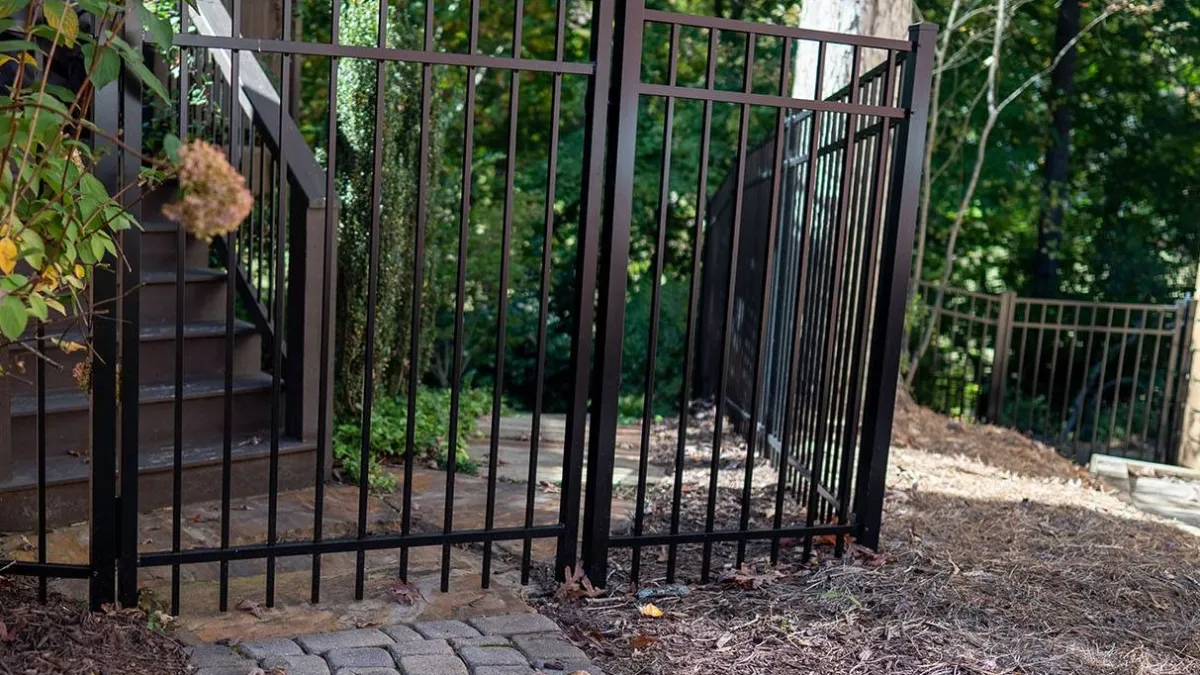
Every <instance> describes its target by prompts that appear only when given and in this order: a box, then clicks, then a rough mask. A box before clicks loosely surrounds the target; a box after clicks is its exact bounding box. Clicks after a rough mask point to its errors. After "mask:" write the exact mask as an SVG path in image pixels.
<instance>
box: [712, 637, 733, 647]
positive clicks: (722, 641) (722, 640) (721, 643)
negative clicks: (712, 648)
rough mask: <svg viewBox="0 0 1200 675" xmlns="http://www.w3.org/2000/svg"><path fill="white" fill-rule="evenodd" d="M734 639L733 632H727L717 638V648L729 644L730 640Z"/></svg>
mask: <svg viewBox="0 0 1200 675" xmlns="http://www.w3.org/2000/svg"><path fill="white" fill-rule="evenodd" d="M732 639H733V633H725V634H724V635H722V636H721V637H719V638H717V645H716V646H717V649H721V648H722V647H724V646H725V645H727V644H729V641H730V640H732Z"/></svg>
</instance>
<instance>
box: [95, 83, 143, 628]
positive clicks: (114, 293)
mask: <svg viewBox="0 0 1200 675" xmlns="http://www.w3.org/2000/svg"><path fill="white" fill-rule="evenodd" d="M122 76H124V73H122ZM120 105H121V83H120V82H119V81H118V82H112V83H110V84H108V85H107V86H106V87H104V88H103V89H101V90H99V91H97V92H96V95H95V102H94V103H93V106H92V109H93V119H94V121H95V124H96V126H97V127H99V128H100V129H104V130H106V131H107V132H108V133H110V134H111V135H112V137H113V138H116V137H117V136H118V135H119V134H120V129H121V122H120ZM94 143H95V146H96V150H97V151H98V152H100V153H102V154H101V157H100V160H99V161H98V162H97V164H96V168H95V173H96V176H97V178H99V180H100V181H101V182H102V183H104V186H105V187H107V188H108V190H109V192H110V194H115V193H116V191H117V190H118V189H119V188H120V183H121V173H120V168H121V167H120V161H119V160H120V157H119V154H118V153H117V152H115V149H116V148H115V144H114V143H113V142H112V141H109V140H106V139H105V138H104V137H100V136H98V137H97V138H96V140H95V141H94ZM119 267H120V266H117V265H114V266H113V267H111V268H104V267H96V270H95V273H94V274H93V278H92V306H93V307H104V308H105V311H106V312H109V313H110V314H109V315H107V316H96V317H94V319H93V321H92V322H91V329H92V347H93V349H94V350H95V354H94V357H93V359H92V392H91V413H92V419H91V437H92V438H91V440H92V442H91V468H92V472H91V491H90V493H91V517H90V518H89V519H88V522H89V524H90V526H91V529H90V533H89V543H90V544H89V548H90V551H89V554H90V557H89V563H90V565H91V578H90V585H89V590H88V600H89V603H90V605H91V607H92V609H94V610H97V609H100V607H101V606H102V605H104V604H106V603H112V602H115V601H116V599H117V598H116V594H117V579H116V556H117V546H116V539H117V505H116V501H117V484H116V481H117V434H118V428H117V419H118V414H119V409H118V407H117V392H118V387H117V379H118V376H119V371H118V369H117V358H118V343H117V335H118V321H117V320H116V317H115V311H114V310H115V308H116V307H117V306H118V304H119V303H118V302H117V300H118V298H119V294H118V288H117V278H118V277H117V275H118V272H117V271H116V269H115V268H119ZM133 433H134V434H135V435H136V434H137V431H136V430H134V431H133Z"/></svg>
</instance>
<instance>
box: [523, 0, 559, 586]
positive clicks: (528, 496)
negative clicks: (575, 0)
mask: <svg viewBox="0 0 1200 675" xmlns="http://www.w3.org/2000/svg"><path fill="white" fill-rule="evenodd" d="M566 13H567V3H566V0H560V2H559V3H558V13H557V15H556V17H555V37H554V59H555V61H562V60H563V55H564V51H565V48H566V30H567V16H566ZM561 115H562V74H561V73H555V74H554V89H553V94H552V95H551V101H550V146H549V148H548V150H547V152H548V154H549V166H548V167H547V169H546V212H545V216H544V223H543V225H544V227H545V229H544V230H543V232H542V275H541V280H540V282H539V286H538V298H539V299H538V336H537V365H536V366H535V367H534V368H535V370H534V378H533V379H534V394H533V420H532V427H531V429H530V433H529V471H528V475H527V476H526V482H525V490H526V492H525V529H527V530H529V529H532V528H533V516H534V502H535V500H536V498H537V471H538V451H539V450H540V449H541V443H542V407H543V405H544V404H545V395H546V381H545V380H546V336H547V320H548V317H549V312H550V283H551V280H550V271H551V262H552V260H551V257H550V256H551V254H552V252H553V246H554V198H555V193H556V190H557V187H558V138H559V126H560V125H559V118H560V117H561ZM532 563H533V539H532V538H531V537H529V536H526V537H525V538H524V541H523V542H522V546H521V583H522V584H528V583H529V572H530V569H531V567H532Z"/></svg>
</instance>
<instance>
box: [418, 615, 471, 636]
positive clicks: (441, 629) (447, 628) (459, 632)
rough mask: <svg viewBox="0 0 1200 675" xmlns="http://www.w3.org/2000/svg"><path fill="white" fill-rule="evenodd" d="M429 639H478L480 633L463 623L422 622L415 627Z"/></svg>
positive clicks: (450, 621) (453, 621)
mask: <svg viewBox="0 0 1200 675" xmlns="http://www.w3.org/2000/svg"><path fill="white" fill-rule="evenodd" d="M413 628H415V629H416V631H417V632H418V633H420V634H421V635H424V636H425V637H427V638H452V637H478V636H479V631H477V630H475V629H474V628H471V627H470V626H468V625H467V624H465V623H463V622H462V621H455V620H453V619H451V620H448V621H422V622H421V623H418V624H416V625H414V626H413Z"/></svg>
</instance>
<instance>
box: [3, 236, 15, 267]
mask: <svg viewBox="0 0 1200 675" xmlns="http://www.w3.org/2000/svg"><path fill="white" fill-rule="evenodd" d="M18 253H19V252H18V251H17V243H16V242H15V241H13V240H12V239H10V238H8V237H5V238H3V239H0V272H3V273H5V274H12V273H13V270H14V269H16V268H17V255H18Z"/></svg>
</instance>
